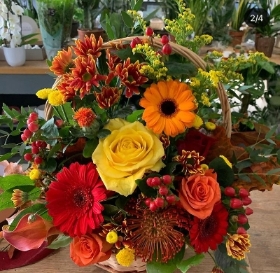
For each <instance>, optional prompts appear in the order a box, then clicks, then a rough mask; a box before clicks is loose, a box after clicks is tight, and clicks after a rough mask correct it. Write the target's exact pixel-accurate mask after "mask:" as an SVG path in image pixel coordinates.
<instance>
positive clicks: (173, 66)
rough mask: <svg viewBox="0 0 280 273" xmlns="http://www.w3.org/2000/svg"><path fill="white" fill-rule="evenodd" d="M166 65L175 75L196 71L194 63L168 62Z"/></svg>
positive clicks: (171, 73) (169, 71) (169, 72)
mask: <svg viewBox="0 0 280 273" xmlns="http://www.w3.org/2000/svg"><path fill="white" fill-rule="evenodd" d="M165 66H166V67H167V69H168V74H169V75H172V76H174V77H178V76H181V75H188V76H190V75H194V73H195V71H196V67H195V66H194V64H192V63H178V62H166V63H165ZM178 67H180V69H178Z"/></svg>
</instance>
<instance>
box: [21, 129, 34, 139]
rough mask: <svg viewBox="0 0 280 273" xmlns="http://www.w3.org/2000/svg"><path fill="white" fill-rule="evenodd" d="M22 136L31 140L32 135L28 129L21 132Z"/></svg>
mask: <svg viewBox="0 0 280 273" xmlns="http://www.w3.org/2000/svg"><path fill="white" fill-rule="evenodd" d="M23 134H24V135H25V136H26V137H27V138H31V137H32V135H33V133H32V132H31V131H30V130H29V129H25V130H23Z"/></svg>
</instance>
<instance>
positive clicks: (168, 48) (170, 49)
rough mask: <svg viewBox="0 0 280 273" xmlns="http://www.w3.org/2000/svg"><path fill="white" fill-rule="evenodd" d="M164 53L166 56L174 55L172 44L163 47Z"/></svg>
mask: <svg viewBox="0 0 280 273" xmlns="http://www.w3.org/2000/svg"><path fill="white" fill-rule="evenodd" d="M162 53H163V54H165V55H170V54H171V53H172V47H171V45H170V44H165V45H164V46H163V47H162Z"/></svg>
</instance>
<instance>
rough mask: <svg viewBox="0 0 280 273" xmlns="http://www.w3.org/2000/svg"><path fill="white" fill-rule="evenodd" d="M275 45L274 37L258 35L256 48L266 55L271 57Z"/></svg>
mask: <svg viewBox="0 0 280 273" xmlns="http://www.w3.org/2000/svg"><path fill="white" fill-rule="evenodd" d="M274 45H275V38H274V37H261V36H259V35H256V39H255V46H256V50H257V51H259V52H263V53H264V55H265V56H266V57H269V58H270V57H271V56H272V52H273V47H274Z"/></svg>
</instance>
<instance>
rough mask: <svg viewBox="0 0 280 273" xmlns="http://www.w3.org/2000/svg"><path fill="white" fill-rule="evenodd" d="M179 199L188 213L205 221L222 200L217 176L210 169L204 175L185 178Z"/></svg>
mask: <svg viewBox="0 0 280 273" xmlns="http://www.w3.org/2000/svg"><path fill="white" fill-rule="evenodd" d="M179 198H180V203H181V205H182V206H183V207H184V209H185V210H186V211H187V212H189V213H190V214H192V215H194V216H196V217H198V218H199V219H205V218H206V217H208V216H209V215H210V214H211V213H212V210H213V207H214V205H215V203H216V202H218V201H219V200H221V190H220V186H219V184H218V182H217V174H216V173H213V170H211V169H210V170H207V171H206V172H205V174H204V175H202V174H195V175H192V176H190V177H188V178H183V179H182V182H181V186H180V190H179Z"/></svg>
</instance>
